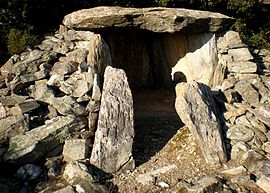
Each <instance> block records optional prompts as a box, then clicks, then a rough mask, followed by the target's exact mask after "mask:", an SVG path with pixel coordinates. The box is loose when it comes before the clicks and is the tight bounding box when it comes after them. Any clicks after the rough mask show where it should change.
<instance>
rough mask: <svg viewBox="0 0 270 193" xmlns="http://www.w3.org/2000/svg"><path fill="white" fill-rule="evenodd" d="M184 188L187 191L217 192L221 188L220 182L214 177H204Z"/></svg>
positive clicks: (193, 192)
mask: <svg viewBox="0 0 270 193" xmlns="http://www.w3.org/2000/svg"><path fill="white" fill-rule="evenodd" d="M186 188H187V190H188V192H189V193H204V192H218V191H220V190H221V189H222V184H221V182H220V181H219V180H218V179H217V178H215V177H204V178H202V179H200V180H199V181H197V182H196V183H195V184H194V185H192V186H186Z"/></svg>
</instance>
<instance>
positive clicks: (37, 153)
mask: <svg viewBox="0 0 270 193" xmlns="http://www.w3.org/2000/svg"><path fill="white" fill-rule="evenodd" d="M85 125H86V121H85V120H84V119H82V118H80V117H75V116H73V115H69V116H66V117H56V118H54V119H52V120H51V122H50V123H48V124H47V125H43V126H40V127H38V128H35V129H33V130H31V131H28V132H26V133H25V134H20V135H16V136H14V137H12V138H11V139H10V146H9V149H8V151H7V153H5V155H4V159H5V161H8V162H12V163H16V164H23V163H28V162H29V160H31V162H34V161H37V160H39V159H40V158H41V157H43V156H45V155H46V154H47V153H49V152H50V151H51V150H52V149H53V148H55V147H56V146H57V145H59V144H60V140H64V139H65V138H66V137H67V136H68V135H69V133H71V132H73V131H75V130H79V129H82V128H83V127H84V126H85Z"/></svg>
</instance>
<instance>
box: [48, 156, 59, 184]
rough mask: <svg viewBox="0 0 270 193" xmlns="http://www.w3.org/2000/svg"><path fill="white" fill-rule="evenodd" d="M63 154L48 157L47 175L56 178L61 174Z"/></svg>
mask: <svg viewBox="0 0 270 193" xmlns="http://www.w3.org/2000/svg"><path fill="white" fill-rule="evenodd" d="M61 164H62V156H57V157H50V158H47V159H46V162H45V164H44V166H45V167H46V168H47V176H48V177H49V178H51V179H55V178H56V177H57V176H59V175H60V174H61Z"/></svg>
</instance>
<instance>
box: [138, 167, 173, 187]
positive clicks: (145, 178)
mask: <svg viewBox="0 0 270 193" xmlns="http://www.w3.org/2000/svg"><path fill="white" fill-rule="evenodd" d="M176 167H177V166H176V165H174V164H173V165H167V166H164V167H162V168H158V169H155V170H153V171H150V172H146V173H144V174H140V175H138V176H137V177H136V180H137V181H138V182H139V183H141V184H143V185H149V184H151V183H153V182H154V178H155V177H157V176H158V175H160V174H166V173H167V172H170V171H171V170H172V169H174V168H176Z"/></svg>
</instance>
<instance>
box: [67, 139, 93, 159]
mask: <svg viewBox="0 0 270 193" xmlns="http://www.w3.org/2000/svg"><path fill="white" fill-rule="evenodd" d="M88 155H89V144H88V141H87V140H85V139H70V140H66V141H65V145H64V149H63V156H64V161H66V162H71V161H76V160H83V159H86V158H87V157H88Z"/></svg>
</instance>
